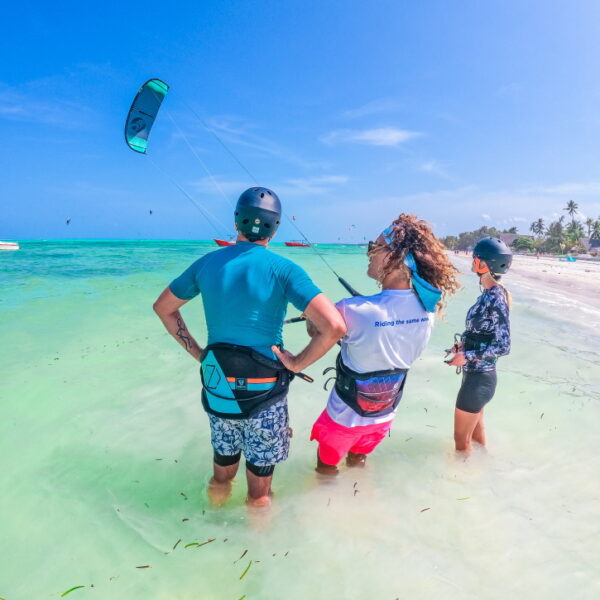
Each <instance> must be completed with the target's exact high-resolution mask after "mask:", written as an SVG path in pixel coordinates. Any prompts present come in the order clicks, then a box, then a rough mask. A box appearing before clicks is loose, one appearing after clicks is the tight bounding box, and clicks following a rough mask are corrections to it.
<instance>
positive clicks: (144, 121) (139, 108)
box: [125, 79, 169, 154]
mask: <svg viewBox="0 0 600 600" xmlns="http://www.w3.org/2000/svg"><path fill="white" fill-rule="evenodd" d="M168 91H169V86H168V85H167V84H166V83H165V82H164V81H161V80H160V79H149V80H148V81H146V83H144V85H143V86H142V87H141V88H140V89H139V91H138V93H137V95H136V97H135V98H134V99H133V102H132V104H131V108H130V109H129V114H128V115H127V121H126V122H125V141H126V142H127V145H128V146H129V147H130V148H131V149H132V150H134V151H135V152H140V153H141V154H146V149H147V148H148V136H149V135H150V131H151V129H152V125H154V120H155V119H156V115H157V114H158V109H159V108H160V105H161V104H162V101H163V100H164V99H165V96H166V95H167V92H168Z"/></svg>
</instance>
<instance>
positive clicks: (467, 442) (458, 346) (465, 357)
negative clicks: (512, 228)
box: [447, 237, 513, 452]
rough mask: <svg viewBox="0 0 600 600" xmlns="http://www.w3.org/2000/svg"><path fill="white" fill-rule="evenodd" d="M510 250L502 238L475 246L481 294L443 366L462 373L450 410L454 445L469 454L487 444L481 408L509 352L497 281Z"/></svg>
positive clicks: (505, 294) (506, 301) (502, 292)
mask: <svg viewBox="0 0 600 600" xmlns="http://www.w3.org/2000/svg"><path fill="white" fill-rule="evenodd" d="M512 258H513V257H512V252H511V250H510V248H509V247H508V246H507V245H506V244H505V243H504V242H503V241H502V240H500V239H497V238H491V237H487V238H483V239H481V240H479V242H477V244H476V245H475V247H474V248H473V265H472V267H471V271H473V273H476V274H477V275H478V276H479V284H480V286H481V287H482V288H483V293H482V294H481V296H479V298H478V299H477V302H476V303H475V304H474V305H473V306H472V307H471V308H470V309H469V311H468V312H467V320H466V330H465V332H464V333H463V334H462V336H461V340H460V341H457V343H455V345H454V346H453V348H452V350H451V351H452V352H453V353H455V354H454V357H453V358H452V359H451V360H449V361H447V364H449V365H451V366H455V367H459V368H461V369H462V384H461V387H460V390H459V392H458V397H457V399H456V408H455V410H454V443H455V446H456V449H457V450H459V451H466V452H468V451H469V450H470V449H471V441H475V442H477V443H478V444H481V445H482V446H485V429H484V426H483V408H484V406H485V405H486V404H487V403H488V402H489V401H490V400H491V399H492V398H493V396H494V392H495V390H496V382H497V377H496V361H497V360H498V358H499V357H500V356H505V355H506V354H508V353H509V352H510V323H509V314H508V313H509V309H510V305H511V297H510V293H509V291H508V290H507V289H506V288H505V287H504V286H503V285H502V283H500V277H501V276H502V275H504V274H505V273H506V272H507V271H508V270H509V268H510V265H511V264H512Z"/></svg>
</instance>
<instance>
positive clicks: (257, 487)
mask: <svg viewBox="0 0 600 600" xmlns="http://www.w3.org/2000/svg"><path fill="white" fill-rule="evenodd" d="M246 479H247V481H248V498H247V500H246V503H247V504H248V506H253V507H257V508H262V507H267V506H271V496H272V495H273V493H272V492H271V481H273V475H267V476H261V475H256V474H255V473H253V472H252V471H251V470H250V469H248V468H246Z"/></svg>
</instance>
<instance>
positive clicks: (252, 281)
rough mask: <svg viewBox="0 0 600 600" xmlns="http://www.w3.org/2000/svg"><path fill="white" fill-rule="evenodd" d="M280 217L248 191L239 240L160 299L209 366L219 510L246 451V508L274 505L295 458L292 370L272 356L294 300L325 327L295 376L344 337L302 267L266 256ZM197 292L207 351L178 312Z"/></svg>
mask: <svg viewBox="0 0 600 600" xmlns="http://www.w3.org/2000/svg"><path fill="white" fill-rule="evenodd" d="M281 214H282V213H281V203H280V201H279V198H278V197H277V196H276V194H275V193H274V192H272V191H271V190H269V189H267V188H262V187H254V188H250V189H248V190H246V191H245V192H244V193H243V194H242V195H241V196H240V198H239V200H238V202H237V205H236V208H235V225H236V229H237V231H238V236H237V243H236V244H235V245H233V246H228V247H225V248H222V249H220V250H216V251H215V252H210V253H209V254H206V255H204V256H202V257H201V258H200V259H199V260H197V261H196V262H194V263H193V264H192V265H191V266H190V267H189V268H188V269H187V270H186V271H184V272H183V273H182V274H181V275H180V276H179V277H177V278H176V279H175V280H174V281H173V282H171V284H170V285H169V286H168V287H167V288H166V289H165V290H164V291H163V292H162V294H161V295H160V296H159V298H158V300H157V301H156V302H155V303H154V310H155V311H156V313H157V314H158V316H159V317H160V319H161V321H162V322H163V324H164V326H165V327H166V329H167V331H168V332H169V333H170V334H171V335H172V336H173V337H174V338H175V340H177V341H178V342H179V344H181V346H183V347H184V348H185V350H187V352H188V353H189V354H191V355H192V356H193V357H194V358H195V359H196V360H197V361H199V362H200V363H201V368H200V372H201V377H202V384H203V389H202V404H203V406H204V409H205V410H206V412H207V413H208V419H209V422H210V430H211V442H212V446H213V457H214V464H213V477H212V479H211V480H210V483H209V488H208V494H209V497H210V499H211V501H212V502H213V503H215V504H217V505H218V504H221V503H223V502H224V501H225V500H226V499H227V498H228V497H229V495H230V493H231V483H232V480H233V478H234V477H235V475H236V473H237V470H238V466H239V462H240V458H241V455H242V453H243V454H244V457H245V459H246V478H247V482H248V499H247V501H248V504H249V505H253V506H268V505H270V503H271V481H272V478H273V471H274V469H275V465H276V464H277V463H279V462H282V461H284V460H286V458H287V456H288V451H289V445H290V428H289V426H288V407H287V390H288V387H289V384H290V381H291V380H292V379H293V378H294V373H292V372H290V371H289V370H287V369H286V368H285V367H284V366H283V365H282V364H281V363H280V362H279V361H278V360H276V357H275V355H274V354H273V352H272V350H271V348H272V347H273V346H277V347H279V346H280V345H281V343H282V325H283V320H284V317H285V312H286V308H287V304H288V302H291V303H292V304H293V305H294V306H295V307H296V308H297V309H298V310H300V311H302V312H304V314H305V315H306V316H307V317H308V318H309V319H310V320H311V321H312V322H314V323H315V326H316V327H317V328H318V333H317V334H316V335H315V336H314V337H313V338H312V339H311V341H310V343H309V344H308V345H307V346H306V348H305V349H304V350H303V351H302V352H301V353H300V354H299V355H298V357H297V359H296V361H295V363H294V370H295V371H296V372H299V371H302V369H304V368H305V367H306V366H307V365H309V364H311V363H313V362H314V361H316V360H318V359H319V358H320V357H321V356H323V355H324V354H325V353H326V352H327V351H328V350H329V349H330V348H331V347H332V346H333V345H334V344H335V343H336V342H337V341H338V340H339V339H340V337H341V336H342V335H343V334H344V333H345V331H346V327H345V325H344V321H343V319H342V317H341V315H340V313H339V312H338V311H337V310H336V309H335V307H334V305H333V304H332V303H331V301H330V300H329V299H328V298H327V296H325V294H323V293H322V292H321V291H320V290H319V289H318V288H317V287H316V286H315V285H314V283H313V282H312V281H311V279H310V278H309V276H308V275H307V274H306V273H305V272H304V270H303V269H302V268H300V267H299V266H298V265H296V264H295V263H293V262H292V261H290V260H288V259H287V258H283V257H281V256H278V255H277V254H273V253H272V252H270V251H269V250H267V245H268V243H269V240H270V239H271V238H272V237H273V236H274V235H275V232H276V231H277V227H278V226H279V221H280V219H281ZM198 294H201V295H202V300H203V304H204V315H205V319H206V325H207V329H208V343H207V345H206V346H205V347H204V348H201V347H200V346H199V345H198V343H197V342H196V340H195V339H194V337H193V336H192V334H191V333H190V332H189V331H188V329H187V326H186V324H185V322H184V320H183V317H182V316H181V313H180V312H179V309H180V308H181V307H182V306H183V305H184V304H185V303H186V302H188V301H189V300H191V299H192V298H194V297H195V296H197V295H198Z"/></svg>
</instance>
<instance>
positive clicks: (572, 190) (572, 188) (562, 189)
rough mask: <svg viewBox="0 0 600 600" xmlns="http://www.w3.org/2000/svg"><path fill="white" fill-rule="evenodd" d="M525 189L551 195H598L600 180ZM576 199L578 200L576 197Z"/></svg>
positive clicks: (533, 192)
mask: <svg viewBox="0 0 600 600" xmlns="http://www.w3.org/2000/svg"><path fill="white" fill-rule="evenodd" d="M525 191H526V192H528V193H532V194H544V195H551V196H565V195H567V196H568V195H573V196H596V195H599V194H600V181H583V182H568V183H561V184H557V185H551V186H545V187H542V186H541V187H534V188H530V189H528V190H525ZM573 199H575V198H573ZM575 201H577V200H576V199H575Z"/></svg>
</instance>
